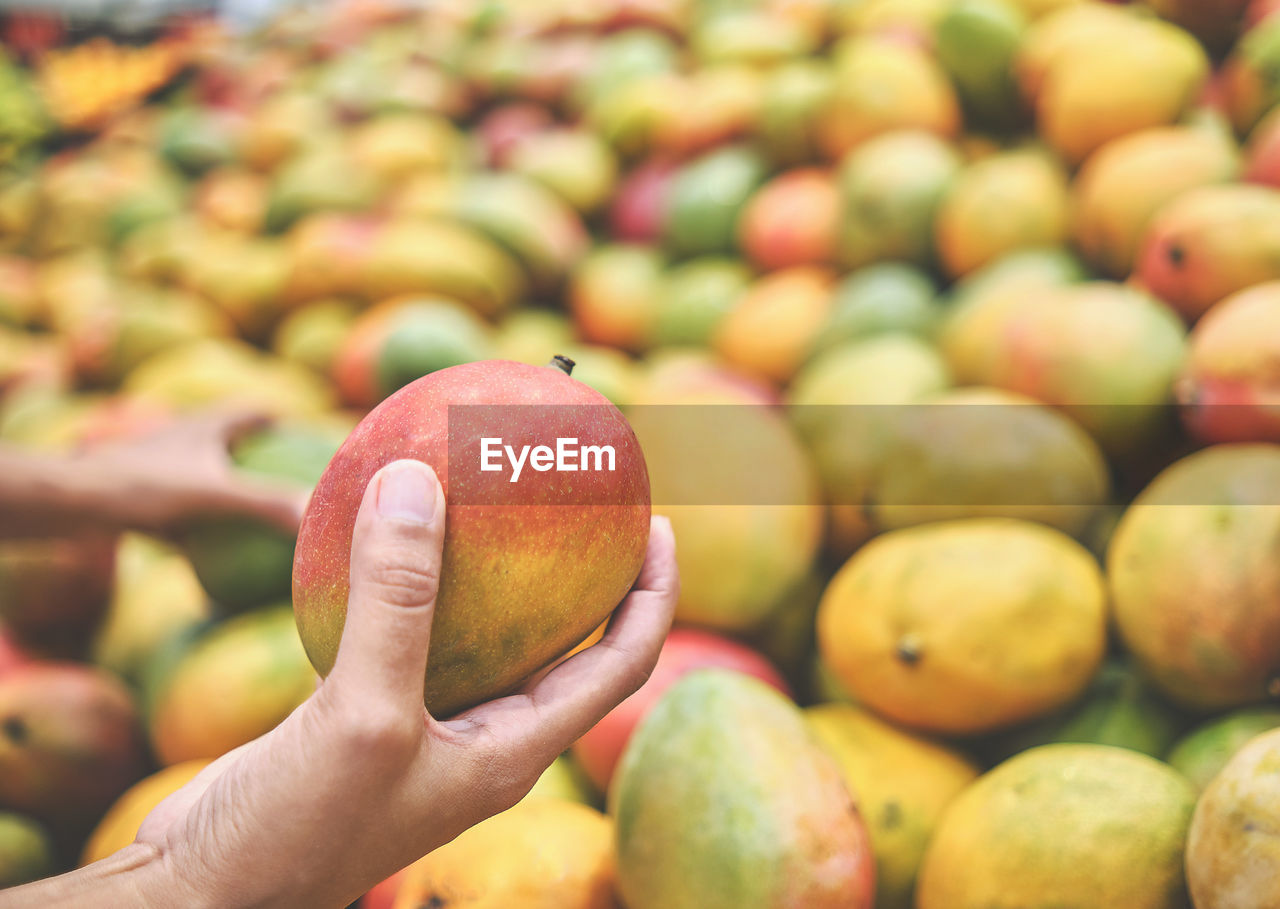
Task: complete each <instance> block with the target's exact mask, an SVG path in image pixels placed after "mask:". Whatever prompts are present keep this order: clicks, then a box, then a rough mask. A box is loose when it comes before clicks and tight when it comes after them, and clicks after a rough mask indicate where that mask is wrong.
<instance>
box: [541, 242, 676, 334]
mask: <svg viewBox="0 0 1280 909" xmlns="http://www.w3.org/2000/svg"><path fill="white" fill-rule="evenodd" d="M663 265H664V261H663V258H662V254H661V253H660V252H658V251H657V250H656V249H654V248H653V247H650V246H641V245H638V244H618V245H611V246H599V247H597V248H596V249H594V250H592V251H591V252H590V253H588V254H587V256H586V257H585V258H584V259H583V260H582V261H581V262H579V263H578V265H577V267H576V268H575V269H574V272H573V275H572V277H571V279H570V282H569V309H570V310H571V311H572V313H573V321H574V325H575V326H577V329H578V332H579V333H580V334H581V335H582V337H583V338H584V339H585V340H587V341H590V342H592V343H593V344H607V345H609V346H611V347H620V348H622V349H624V350H631V351H638V350H643V349H644V348H645V347H646V346H647V345H648V343H649V339H650V336H651V335H652V334H653V324H654V321H655V320H656V318H657V311H658V306H659V301H658V297H659V294H660V293H661V283H662V270H663ZM548 356H549V355H548Z"/></svg>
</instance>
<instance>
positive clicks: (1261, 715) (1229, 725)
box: [1167, 707, 1280, 792]
mask: <svg viewBox="0 0 1280 909" xmlns="http://www.w3.org/2000/svg"><path fill="white" fill-rule="evenodd" d="M1277 728H1280V709H1278V708H1275V707H1243V708H1241V709H1239V710H1233V711H1231V712H1230V713H1226V714H1223V715H1222V716H1219V717H1215V718H1214V719H1212V720H1207V721H1206V722H1204V723H1202V724H1200V725H1199V726H1197V727H1196V728H1195V729H1193V730H1191V731H1190V732H1188V733H1187V734H1186V735H1185V736H1183V737H1182V738H1180V739H1179V740H1178V741H1177V742H1176V743H1174V746H1173V748H1171V749H1169V754H1168V757H1167V760H1168V762H1169V766H1170V767H1172V768H1173V769H1174V770H1177V771H1178V772H1179V773H1181V774H1182V775H1183V776H1185V777H1186V778H1187V779H1188V780H1190V781H1191V785H1193V786H1195V787H1196V790H1197V791H1198V792H1204V791H1205V790H1206V789H1207V788H1209V784H1210V783H1212V782H1213V780H1214V778H1215V777H1217V775H1218V774H1219V773H1220V772H1221V771H1222V768H1224V767H1226V766H1227V763H1228V762H1229V761H1230V760H1231V759H1232V758H1233V757H1234V756H1235V754H1236V753H1237V752H1238V751H1239V750H1240V749H1241V748H1243V747H1244V746H1245V745H1247V744H1249V742H1250V741H1252V740H1253V739H1254V738H1255V737H1257V736H1259V735H1261V734H1262V733H1264V732H1268V731H1270V730H1272V729H1277Z"/></svg>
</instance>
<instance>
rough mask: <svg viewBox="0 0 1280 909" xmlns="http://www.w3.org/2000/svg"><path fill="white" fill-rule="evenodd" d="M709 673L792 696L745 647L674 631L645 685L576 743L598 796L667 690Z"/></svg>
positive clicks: (692, 632) (693, 630)
mask: <svg viewBox="0 0 1280 909" xmlns="http://www.w3.org/2000/svg"><path fill="white" fill-rule="evenodd" d="M711 667H717V668H720V669H728V670H732V671H734V672H743V673H746V674H747V675H750V676H754V677H755V678H757V679H760V681H762V682H766V683H768V684H770V685H772V686H773V687H774V688H777V689H778V690H779V691H781V692H782V693H783V694H786V695H790V693H791V692H790V691H789V690H788V688H787V683H786V682H785V681H783V679H782V676H781V675H779V674H778V670H777V669H775V668H774V666H773V665H772V664H771V663H770V662H769V661H768V660H767V659H765V658H764V657H763V656H761V655H760V654H759V653H757V652H756V651H754V650H752V649H751V648H750V647H748V646H746V645H745V644H742V643H739V642H738V641H735V640H732V639H731V638H726V637H722V636H721V635H718V634H712V633H711V632H709V631H701V630H699V629H696V628H674V629H672V631H671V633H670V634H669V635H667V640H666V641H665V642H664V643H663V645H662V652H661V653H660V654H659V655H658V663H657V665H656V666H655V667H654V669H653V674H652V675H650V676H649V680H648V681H647V682H645V683H644V685H643V686H642V687H641V688H640V690H639V691H637V692H636V693H635V694H633V695H631V696H630V697H629V698H627V699H626V700H625V701H623V702H622V703H621V704H619V705H618V706H617V707H615V708H614V709H613V710H611V711H610V712H609V713H608V715H607V716H605V718H604V719H602V720H601V721H600V722H598V723H596V725H595V726H593V727H592V728H591V729H590V730H589V731H588V732H587V733H586V734H584V735H583V736H582V738H580V739H578V741H577V742H575V743H574V746H573V757H574V759H575V760H576V761H577V762H578V766H580V767H581V768H582V770H583V772H584V773H586V775H587V778H588V779H590V780H591V782H592V784H593V785H594V786H595V787H596V790H597V791H599V792H607V791H608V789H609V782H610V780H612V779H613V772H614V769H615V768H616V767H617V765H618V761H619V760H620V759H621V758H622V753H623V751H625V750H626V747H627V742H629V741H630V740H631V736H632V733H633V732H634V731H635V729H636V727H637V726H638V725H639V724H640V722H641V721H642V720H643V719H644V718H645V717H646V716H647V715H648V713H649V711H650V710H652V709H653V706H654V705H655V704H656V703H657V702H658V700H659V699H660V698H661V697H662V695H663V694H665V693H666V691H667V689H668V688H670V687H671V686H672V685H674V684H675V683H676V682H677V681H678V680H679V679H681V678H683V677H684V676H685V675H687V674H688V673H690V672H692V671H694V670H695V669H707V668H711Z"/></svg>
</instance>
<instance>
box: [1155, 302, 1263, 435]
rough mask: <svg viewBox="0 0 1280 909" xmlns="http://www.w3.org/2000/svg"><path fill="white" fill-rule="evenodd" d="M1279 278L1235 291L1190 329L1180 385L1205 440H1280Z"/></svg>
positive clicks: (1191, 420) (1186, 411)
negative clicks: (1278, 409)
mask: <svg viewBox="0 0 1280 909" xmlns="http://www.w3.org/2000/svg"><path fill="white" fill-rule="evenodd" d="M1278 328H1280V281H1268V282H1267V283H1266V284H1258V285H1256V286H1254V287H1249V288H1246V289H1245V290H1242V291H1239V292H1238V293H1234V294H1232V295H1231V296H1229V297H1227V298H1226V299H1225V300H1223V301H1222V302H1221V303H1219V304H1218V305H1217V306H1215V307H1214V308H1213V311H1212V312H1210V313H1209V314H1208V315H1206V316H1205V317H1204V318H1203V319H1201V320H1200V322H1199V323H1198V324H1197V325H1196V327H1195V330H1194V331H1193V332H1192V333H1191V345H1190V350H1189V351H1188V355H1187V358H1186V363H1185V365H1184V367H1183V373H1182V377H1181V379H1180V380H1179V382H1178V385H1177V393H1178V401H1179V403H1180V404H1182V405H1183V410H1182V415H1183V420H1184V422H1185V424H1186V427H1187V429H1188V430H1189V431H1190V433H1191V434H1192V435H1193V436H1195V437H1196V438H1197V439H1199V440H1201V441H1202V442H1208V443H1212V442H1278V441H1280V412H1277V410H1276V405H1277V403H1278V402H1280V331H1278V330H1277V329H1278Z"/></svg>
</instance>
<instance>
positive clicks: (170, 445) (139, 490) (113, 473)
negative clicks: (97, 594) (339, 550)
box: [69, 412, 309, 535]
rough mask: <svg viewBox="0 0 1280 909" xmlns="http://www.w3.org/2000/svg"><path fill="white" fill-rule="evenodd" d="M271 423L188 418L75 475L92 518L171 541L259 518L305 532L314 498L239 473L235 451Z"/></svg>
mask: <svg viewBox="0 0 1280 909" xmlns="http://www.w3.org/2000/svg"><path fill="white" fill-rule="evenodd" d="M268 423H269V419H268V418H267V417H264V416H260V415H256V414H252V413H244V412H214V413H207V414H201V415H198V416H192V417H185V418H182V419H179V420H176V421H175V422H173V423H171V424H169V425H167V426H165V427H163V428H161V429H159V430H157V431H155V432H152V433H148V434H146V435H142V436H138V437H136V438H131V439H126V440H122V441H113V442H110V443H105V444H101V445H96V446H93V447H91V448H88V449H86V450H85V451H83V452H81V453H80V454H78V455H76V456H75V458H74V459H73V463H72V464H71V465H69V469H72V470H75V471H77V472H78V473H79V474H80V476H79V483H80V486H81V487H83V488H85V489H87V490H88V493H87V495H86V498H88V499H90V500H91V501H89V502H88V503H87V504H88V506H89V507H88V508H87V509H86V510H87V511H88V512H90V513H93V514H100V515H101V516H102V518H103V520H104V522H106V523H114V524H116V525H117V526H119V527H122V528H129V529H136V530H145V531H150V532H153V533H159V534H166V533H172V532H174V531H176V530H178V529H180V528H181V526H182V525H183V524H185V523H186V522H189V521H190V520H191V519H192V518H193V517H196V516H209V515H218V516H230V515H238V516H242V517H250V518H257V519H259V520H261V521H263V522H265V523H267V524H271V525H273V526H275V527H278V528H279V529H281V530H283V531H284V532H285V533H287V534H289V535H294V534H296V533H297V532H298V525H299V524H300V523H301V521H302V512H303V510H304V509H305V508H306V504H307V496H308V494H309V493H308V490H305V489H299V488H295V487H292V486H289V485H286V484H278V483H273V482H269V481H265V480H261V479H258V478H254V477H252V476H246V475H245V474H243V473H240V472H237V471H236V470H235V468H234V466H233V465H232V463H231V458H230V450H231V448H232V446H234V445H235V443H236V442H237V441H238V440H239V439H241V438H243V437H244V436H245V435H247V434H249V433H251V432H253V431H254V430H256V429H261V428H262V427H264V426H266V425H267V424H268Z"/></svg>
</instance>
